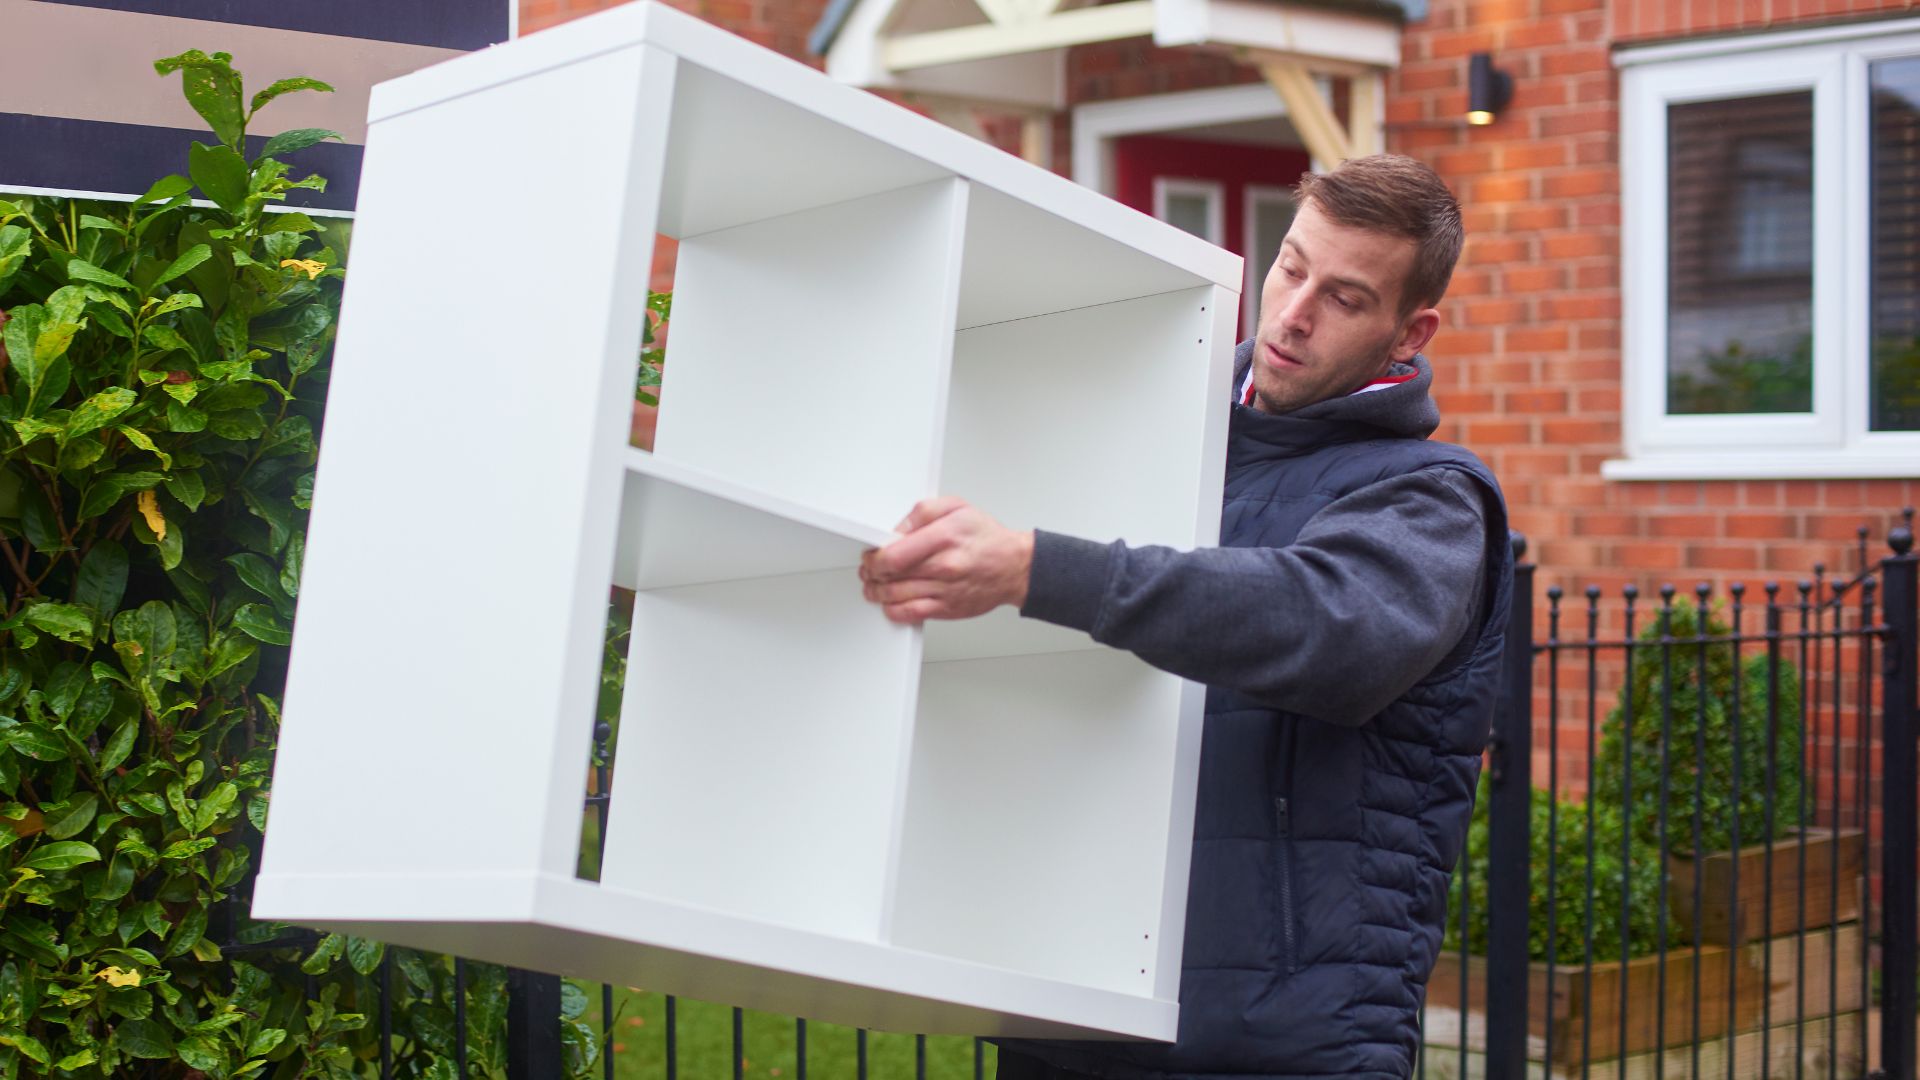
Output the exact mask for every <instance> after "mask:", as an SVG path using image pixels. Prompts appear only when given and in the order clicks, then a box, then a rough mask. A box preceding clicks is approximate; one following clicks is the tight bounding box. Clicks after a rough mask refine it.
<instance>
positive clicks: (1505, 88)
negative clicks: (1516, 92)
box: [1467, 53, 1513, 124]
mask: <svg viewBox="0 0 1920 1080" xmlns="http://www.w3.org/2000/svg"><path fill="white" fill-rule="evenodd" d="M1512 98H1513V76H1511V75H1509V74H1507V73H1506V72H1504V71H1501V70H1500V69H1499V68H1496V67H1494V66H1493V56H1492V55H1491V54H1489V53H1474V54H1473V59H1472V60H1471V61H1469V62H1468V65H1467V123H1469V124H1491V123H1493V118H1494V116H1495V115H1497V114H1498V113H1499V112H1500V110H1501V109H1504V108H1506V107H1507V102H1508V101H1510V100H1512Z"/></svg>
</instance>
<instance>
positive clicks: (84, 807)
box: [46, 792, 100, 840]
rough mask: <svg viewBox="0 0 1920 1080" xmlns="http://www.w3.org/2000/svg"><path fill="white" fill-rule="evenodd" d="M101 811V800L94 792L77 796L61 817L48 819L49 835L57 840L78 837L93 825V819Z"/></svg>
mask: <svg viewBox="0 0 1920 1080" xmlns="http://www.w3.org/2000/svg"><path fill="white" fill-rule="evenodd" d="M99 810H100V800H99V798H98V797H97V796H95V795H94V794H93V793H92V792H87V793H86V794H84V795H78V796H75V797H74V798H73V799H72V800H71V801H69V803H68V804H67V807H66V809H64V810H63V811H62V812H61V813H60V814H59V816H57V817H49V818H47V819H46V826H47V835H48V836H49V837H51V838H52V839H55V840H65V839H66V838H67V837H69V836H78V835H79V834H80V832H81V830H83V829H85V828H86V827H87V826H89V825H91V824H93V817H94V815H95V814H96V813H98V812H99Z"/></svg>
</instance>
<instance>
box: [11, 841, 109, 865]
mask: <svg viewBox="0 0 1920 1080" xmlns="http://www.w3.org/2000/svg"><path fill="white" fill-rule="evenodd" d="M99 861H100V849H98V848H96V847H94V846H93V845H92V844H88V843H84V842H82V841H79V840H62V841H60V842H59V843H55V844H41V845H40V846H39V847H37V848H34V849H33V851H32V853H30V854H29V855H28V856H27V857H26V858H24V859H22V860H20V865H21V866H25V867H29V868H31V869H34V870H71V869H73V868H74V867H76V866H84V865H86V864H87V863H90V862H99Z"/></svg>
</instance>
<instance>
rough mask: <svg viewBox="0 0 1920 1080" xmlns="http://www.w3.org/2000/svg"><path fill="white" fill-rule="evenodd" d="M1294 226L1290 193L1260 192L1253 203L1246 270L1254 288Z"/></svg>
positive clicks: (1275, 257) (1278, 253)
mask: <svg viewBox="0 0 1920 1080" xmlns="http://www.w3.org/2000/svg"><path fill="white" fill-rule="evenodd" d="M1291 228H1293V196H1291V195H1263V196H1260V197H1258V198H1257V199H1256V200H1255V201H1254V204H1253V250H1252V251H1249V252H1247V258H1248V263H1247V270H1248V274H1249V276H1250V277H1251V278H1252V281H1253V287H1254V288H1255V289H1256V290H1257V289H1258V288H1259V287H1260V282H1261V281H1263V280H1264V279H1265V278H1266V276H1267V268H1268V267H1270V266H1272V265H1273V260H1275V259H1277V258H1279V257H1280V242H1281V241H1283V240H1285V239H1286V238H1287V230H1288V229H1291Z"/></svg>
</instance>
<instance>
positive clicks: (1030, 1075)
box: [994, 1048, 1097, 1080]
mask: <svg viewBox="0 0 1920 1080" xmlns="http://www.w3.org/2000/svg"><path fill="white" fill-rule="evenodd" d="M994 1075H995V1076H996V1078H997V1080H1097V1078H1095V1077H1092V1076H1088V1075H1087V1074H1086V1073H1077V1072H1068V1071H1067V1070H1066V1069H1056V1068H1054V1067H1053V1066H1052V1065H1049V1064H1047V1063H1046V1062H1044V1061H1041V1060H1040V1059H1039V1058H1030V1057H1028V1056H1027V1055H1025V1054H1022V1053H1019V1052H1017V1051H1014V1050H1007V1049H1004V1048H1003V1049H1002V1050H1001V1051H1000V1065H999V1068H998V1070H997V1071H996V1072H995V1074H994Z"/></svg>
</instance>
